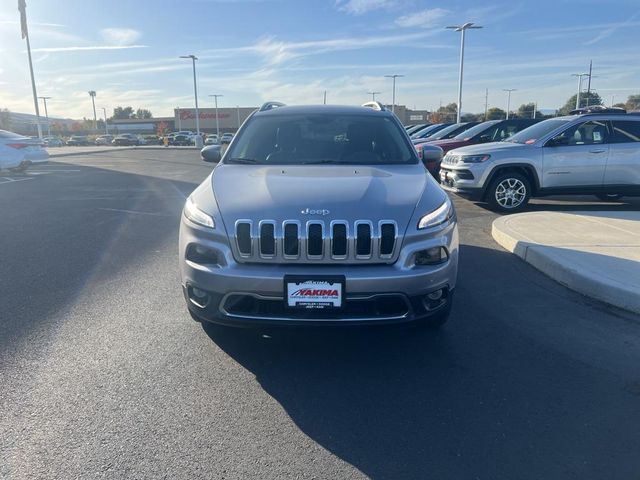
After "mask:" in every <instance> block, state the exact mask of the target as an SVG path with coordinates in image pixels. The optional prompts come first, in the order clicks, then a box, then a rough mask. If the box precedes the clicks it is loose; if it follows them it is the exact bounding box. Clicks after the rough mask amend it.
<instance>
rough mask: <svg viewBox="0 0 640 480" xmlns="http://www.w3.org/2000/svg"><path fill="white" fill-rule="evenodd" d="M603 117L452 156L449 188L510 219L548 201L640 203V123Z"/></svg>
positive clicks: (564, 122)
mask: <svg viewBox="0 0 640 480" xmlns="http://www.w3.org/2000/svg"><path fill="white" fill-rule="evenodd" d="M597 112H598V113H586V114H577V115H570V116H565V117H557V118H552V119H549V120H545V121H543V122H540V123H538V124H536V125H533V126H531V127H529V128H526V129H524V130H522V131H521V132H519V133H517V134H515V135H513V136H512V137H510V138H509V139H507V140H505V141H502V142H493V143H485V144H481V145H473V146H468V147H462V148H458V149H455V150H452V151H450V152H449V153H448V154H447V155H446V156H445V157H444V159H443V161H442V165H441V169H440V180H441V183H442V187H443V188H444V189H445V190H449V191H451V192H454V193H457V194H460V195H462V196H465V197H469V198H471V199H474V200H484V201H486V202H488V203H489V204H490V205H491V207H492V208H494V209H495V210H497V211H500V212H503V213H511V212H515V211H518V210H521V209H523V208H524V207H525V206H526V205H527V203H528V201H529V199H530V198H531V197H541V196H545V195H562V194H564V195H574V194H592V195H596V196H598V197H599V198H601V199H603V200H617V199H619V198H620V197H622V196H624V195H627V196H636V195H640V115H638V114H635V113H634V114H626V112H625V111H624V110H621V109H601V110H598V111H597Z"/></svg>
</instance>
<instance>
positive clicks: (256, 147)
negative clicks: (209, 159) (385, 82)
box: [224, 114, 418, 165]
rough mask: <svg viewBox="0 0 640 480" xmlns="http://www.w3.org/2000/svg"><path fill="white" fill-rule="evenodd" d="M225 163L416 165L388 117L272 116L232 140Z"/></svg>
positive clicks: (252, 123) (256, 121) (260, 119)
mask: <svg viewBox="0 0 640 480" xmlns="http://www.w3.org/2000/svg"><path fill="white" fill-rule="evenodd" d="M224 162H225V163H254V164H265V165H274V164H320V163H333V164H353V165H366V164H399V163H403V164H406V163H417V162H418V159H417V156H416V154H415V151H414V150H413V148H411V146H410V145H409V144H408V143H407V142H406V140H405V137H404V135H403V133H402V131H401V129H400V127H399V126H398V125H397V124H396V122H394V121H393V120H392V119H391V118H389V117H376V116H371V115H336V114H318V115H275V116H267V117H256V118H253V119H251V120H250V122H249V123H248V124H247V126H246V128H245V129H244V130H243V131H242V132H241V133H240V135H239V136H238V138H237V139H236V140H235V141H234V144H233V146H232V147H231V149H230V150H229V151H228V152H227V153H226V155H225V159H224Z"/></svg>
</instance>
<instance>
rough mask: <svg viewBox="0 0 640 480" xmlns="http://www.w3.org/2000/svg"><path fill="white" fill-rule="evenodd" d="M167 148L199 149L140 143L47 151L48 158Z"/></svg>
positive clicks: (195, 148)
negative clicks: (131, 145)
mask: <svg viewBox="0 0 640 480" xmlns="http://www.w3.org/2000/svg"><path fill="white" fill-rule="evenodd" d="M169 149H179V150H201V149H200V148H197V147H165V146H163V145H140V146H137V147H105V148H97V149H95V150H83V149H81V147H79V150H78V151H77V152H55V151H54V152H53V153H52V152H50V151H49V150H47V152H49V158H59V157H72V156H75V155H91V154H92V153H107V152H122V151H125V150H169Z"/></svg>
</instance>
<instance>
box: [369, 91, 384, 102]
mask: <svg viewBox="0 0 640 480" xmlns="http://www.w3.org/2000/svg"><path fill="white" fill-rule="evenodd" d="M367 93H368V94H369V95H371V99H372V100H373V101H374V102H375V101H376V95H379V94H380V93H382V92H367Z"/></svg>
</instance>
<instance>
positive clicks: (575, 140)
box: [562, 120, 608, 145]
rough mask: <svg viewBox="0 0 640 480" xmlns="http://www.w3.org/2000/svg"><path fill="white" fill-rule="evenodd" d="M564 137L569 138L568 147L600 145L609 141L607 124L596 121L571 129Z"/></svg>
mask: <svg viewBox="0 0 640 480" xmlns="http://www.w3.org/2000/svg"><path fill="white" fill-rule="evenodd" d="M562 135H563V136H565V137H567V139H568V145H599V144H602V143H607V141H608V130H607V125H606V122H598V121H595V120H592V121H589V122H584V123H581V124H579V125H576V126H575V127H571V128H570V129H568V130H566V131H565V132H564V133H563V134H562Z"/></svg>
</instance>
